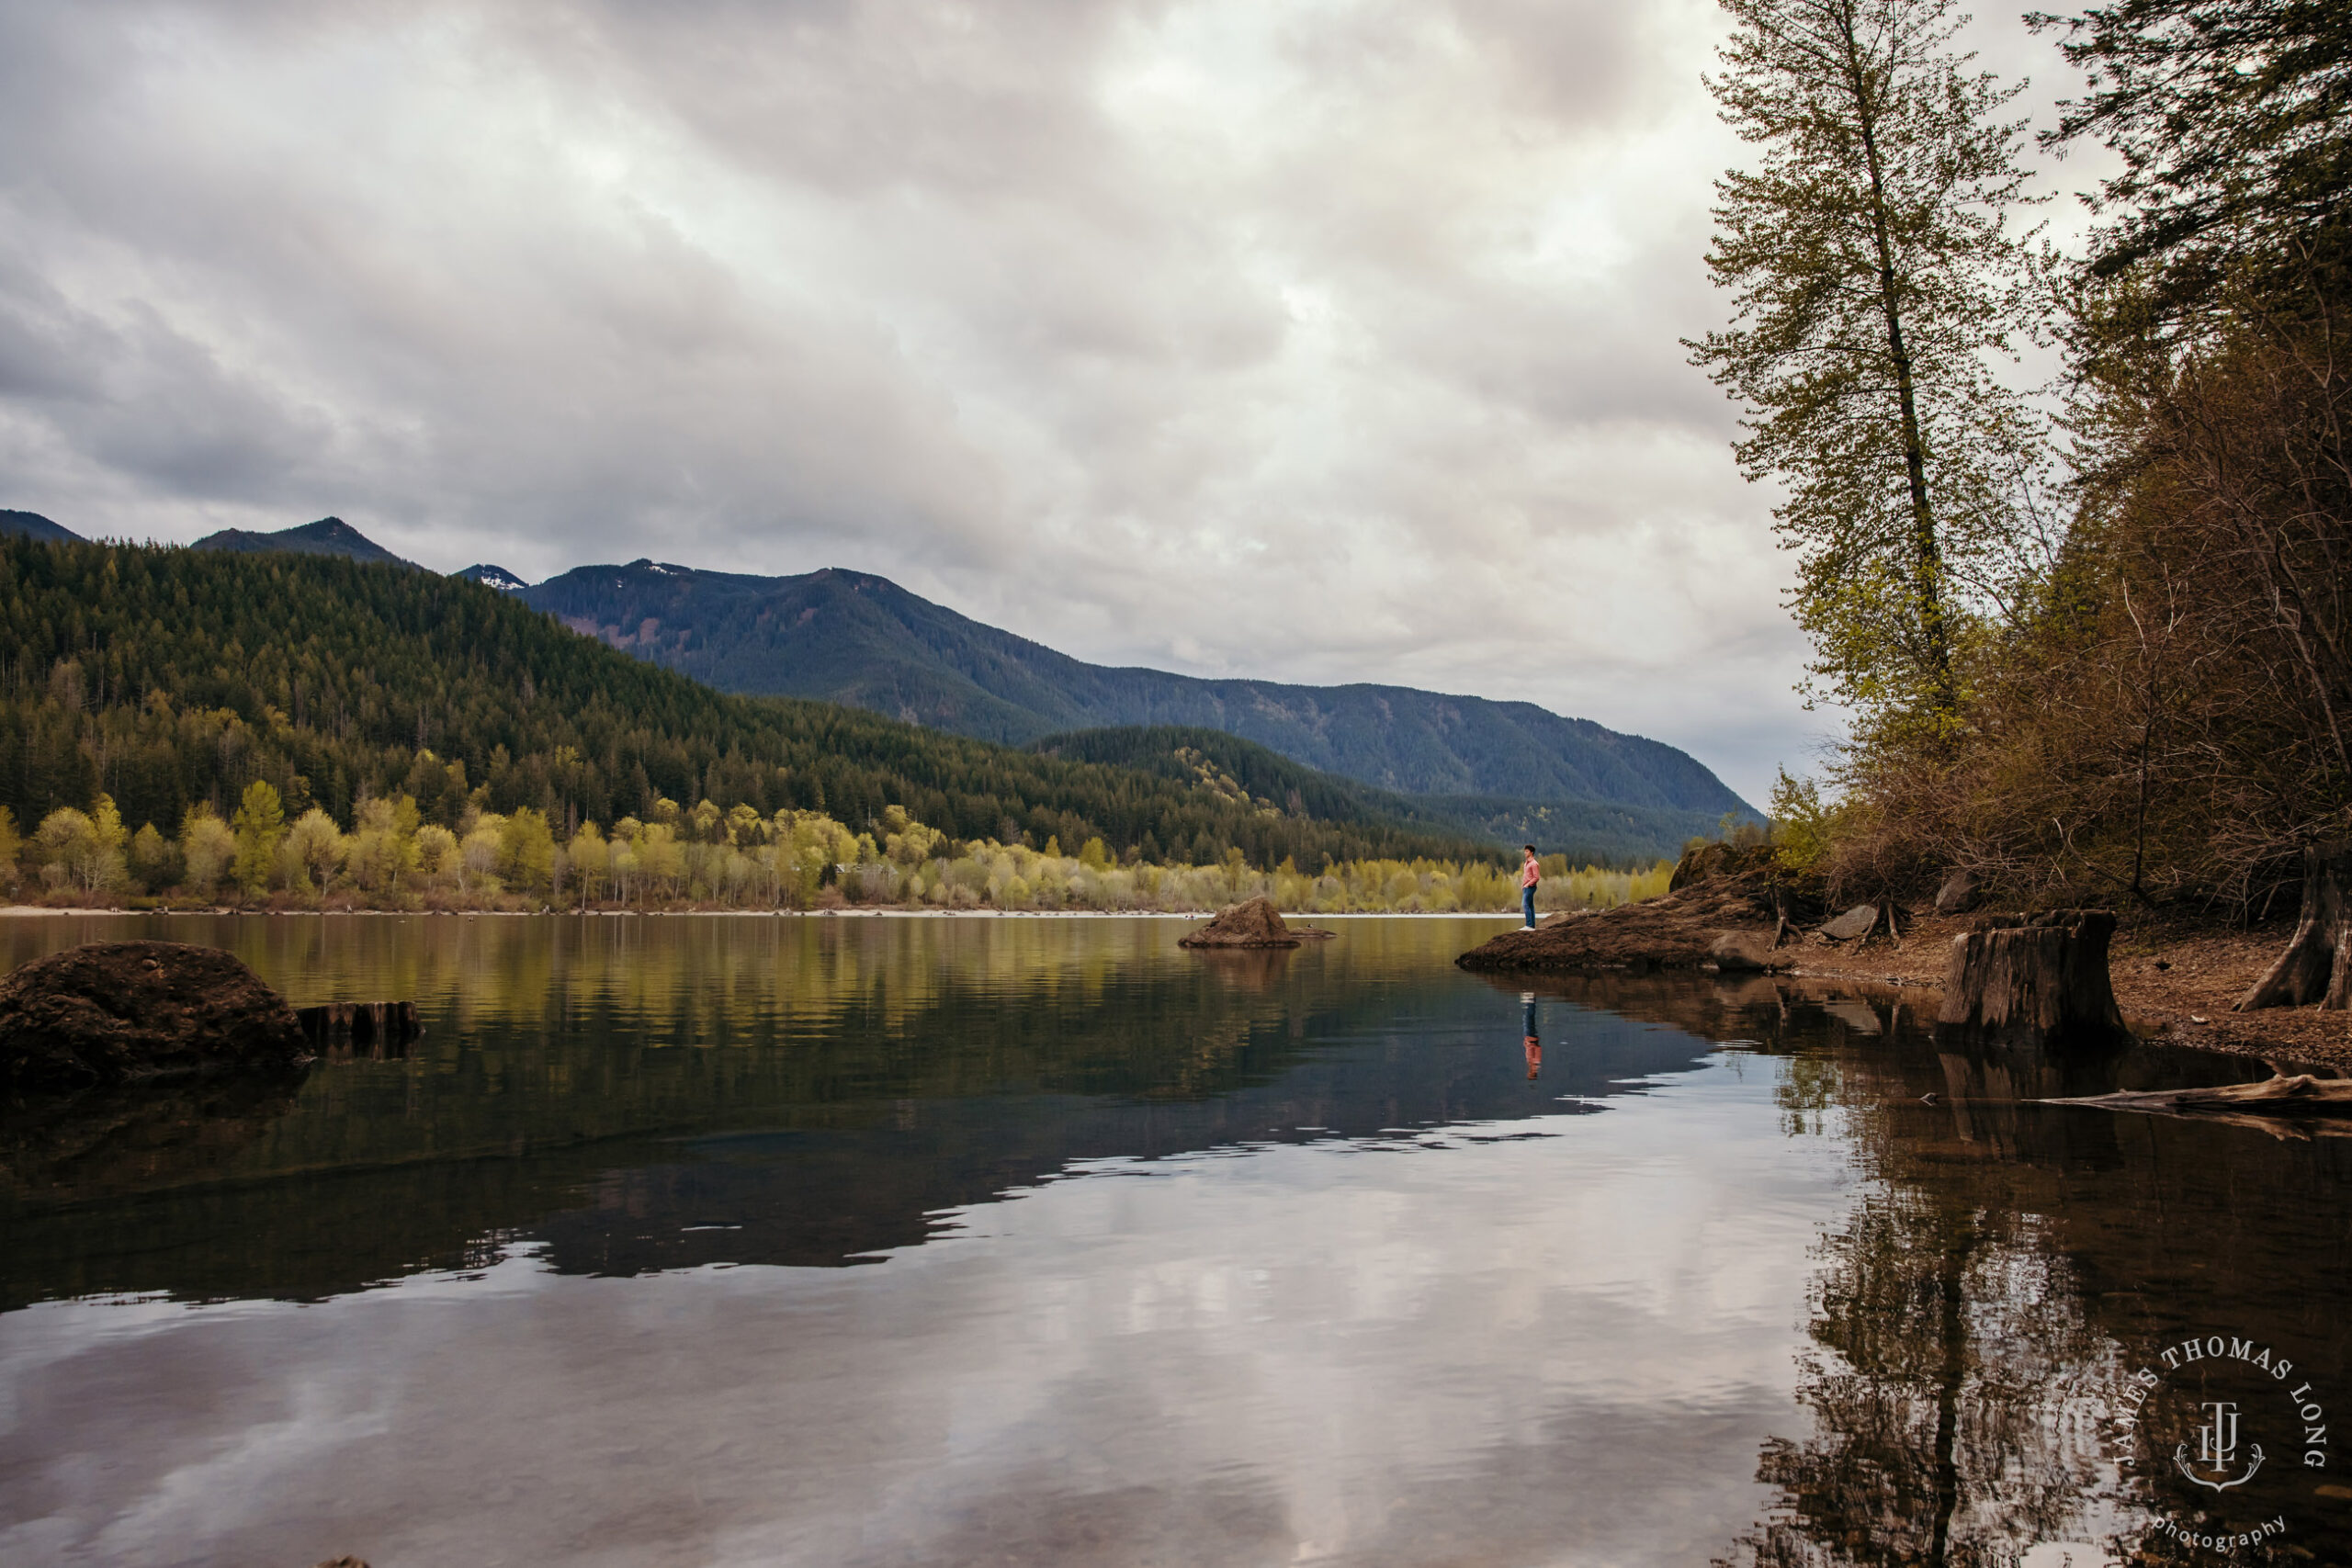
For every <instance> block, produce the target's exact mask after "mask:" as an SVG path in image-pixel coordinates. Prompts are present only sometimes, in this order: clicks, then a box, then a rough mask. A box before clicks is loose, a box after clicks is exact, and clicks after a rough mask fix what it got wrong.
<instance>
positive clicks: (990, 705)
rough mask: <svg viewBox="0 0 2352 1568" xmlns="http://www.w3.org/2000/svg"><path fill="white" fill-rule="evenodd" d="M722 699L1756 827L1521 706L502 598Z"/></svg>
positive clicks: (861, 629) (731, 593) (663, 570)
mask: <svg viewBox="0 0 2352 1568" xmlns="http://www.w3.org/2000/svg"><path fill="white" fill-rule="evenodd" d="M519 597H520V598H522V599H523V600H524V601H525V602H526V603H527V604H532V605H534V606H536V607H537V608H539V609H542V610H546V611H548V612H549V613H551V614H553V615H558V616H560V618H561V619H562V620H563V621H564V623H565V624H566V625H568V626H571V627H572V628H573V629H574V630H577V631H582V632H586V633H589V634H591V635H593V636H595V637H600V638H602V639H603V640H604V641H605V642H607V643H609V644H611V645H612V646H613V647H615V648H618V649H624V650H626V651H628V652H629V653H632V654H635V655H637V656H638V657H639V658H640V659H646V660H652V661H653V662H656V663H660V664H665V665H668V666H670V667H671V668H673V669H676V670H679V671H684V672H685V673H686V674H689V675H692V676H694V677H695V679H697V680H700V681H704V682H708V683H709V684H711V685H713V686H717V687H718V688H719V689H720V690H722V691H730V692H742V693H774V694H787V695H793V696H804V697H820V698H824V699H827V700H830V701H833V702H840V703H847V704H851V705H855V706H859V707H865V708H870V709H873V710H875V711H876V712H880V713H887V714H889V715H892V716H895V717H899V718H902V719H906V720H908V721H910V722H912V723H917V724H922V725H926V726H930V727H932V728H938V729H946V730H952V731H955V732H956V733H958V734H964V735H971V736H976V737H979V738H983V739H992V740H1002V741H1011V742H1025V741H1031V740H1035V739H1039V738H1041V737H1044V736H1046V735H1052V734H1057V733H1061V732H1066V731H1070V730H1077V729H1086V728H1105V727H1127V726H1168V725H1175V726H1189V727H1194V728H1204V729H1217V730H1223V731H1225V732H1227V733H1228V734H1233V735H1238V736H1240V737H1242V738H1244V739H1250V740H1254V741H1257V742H1259V743H1260V744H1261V745H1263V746H1266V747H1268V748H1270V749H1271V750H1274V751H1277V752H1279V753H1281V754H1282V755H1283V756H1285V757H1288V758H1291V759H1293V760H1294V761H1299V762H1304V763H1306V764H1307V765H1308V766H1310V767H1313V768H1317V769H1320V770H1322V771H1324V772H1327V773H1340V774H1343V775H1345V776H1347V777H1349V778H1352V779H1356V780H1359V781H1361V782H1363V783H1365V784H1372V785H1374V786H1375V787H1377V788H1380V789H1385V790H1391V791H1395V792H1397V793H1400V794H1408V795H1478V796H1489V797H1495V798H1498V799H1500V800H1503V801H1506V802H1549V801H1584V802H1607V803H1609V804H1611V805H1616V806H1625V807H1644V808H1648V809H1653V810H1663V811H1669V812H1696V813H1699V814H1701V815H1702V816H1703V817H1704V818H1706V820H1707V822H1708V823H1709V824H1710V825H1711V826H1712V825H1713V823H1714V822H1715V821H1716V820H1717V819H1718V818H1720V817H1721V816H1722V815H1723V814H1724V812H1734V813H1736V814H1738V815H1741V816H1754V815H1756V813H1755V811H1754V808H1753V807H1749V806H1748V805H1747V802H1745V801H1743V800H1741V799H1740V798H1739V797H1738V796H1737V795H1734V794H1733V793H1732V792H1731V790H1730V789H1729V788H1727V787H1726V786H1725V785H1724V783H1723V781H1721V780H1720V779H1718V778H1716V777H1715V775H1714V774H1713V773H1711V772H1709V771H1708V770H1707V768H1706V767H1705V766H1704V765H1703V764H1702V763H1701V762H1699V761H1697V760H1696V759H1695V758H1692V757H1691V756H1690V755H1689V754H1688V753H1686V752H1683V751H1679V750H1676V749H1675V748H1673V747H1671V746H1668V745H1665V744H1663V743H1661V742H1659V741H1656V740H1648V739H1643V738H1642V737H1640V736H1634V735H1623V734H1619V733H1618V732H1616V731H1614V730H1611V729H1605V728H1602V727H1601V726H1600V725H1598V724H1594V723H1592V722H1591V721H1589V720H1588V719H1578V718H1564V717H1562V716H1559V715H1557V714H1555V713H1551V712H1548V711H1547V710H1545V709H1544V708H1540V707H1537V706H1535V705H1533V704H1532V703H1506V702H1490V701H1488V700H1487V699H1485V698H1481V697H1464V696H1448V695H1442V694H1437V693H1433V692H1423V691H1417V690H1414V689H1412V688H1410V687H1405V686H1379V685H1346V686H1302V685H1291V684H1286V683H1283V682H1272V681H1245V680H1203V679H1198V678H1195V677H1193V676H1188V675H1176V674H1170V673H1168V672H1166V671H1158V670H1144V669H1114V668H1111V667H1107V666H1103V665H1099V664H1088V663H1085V662H1083V661H1081V660H1076V659H1072V658H1070V657H1069V655H1067V654H1062V653H1057V652H1055V651H1054V650H1053V649H1049V648H1046V647H1044V646H1042V645H1040V644H1037V643H1034V642H1031V641H1029V640H1028V639H1027V638H1025V637H1015V636H1013V635H1012V634H1011V633H1010V632H1004V631H1000V630H998V629H996V628H995V627H993V626H983V625H981V624H980V623H978V622H977V621H973V620H970V619H968V618H967V617H965V616H963V615H957V614H956V612H955V611H953V610H949V609H946V608H945V607H944V606H942V605H939V604H933V603H931V602H930V601H929V600H926V599H922V598H920V597H918V596H917V595H915V594H913V593H910V592H907V591H906V590H905V589H903V588H900V587H899V585H898V584H896V583H894V582H891V581H889V580H888V579H887V578H881V577H875V576H870V575H868V574H865V573H863V572H854V571H842V570H824V571H815V572H810V573H808V574H807V575H805V576H799V577H753V576H745V575H740V574H736V573H730V572H717V571H700V570H694V569H692V568H689V567H682V566H673V565H670V564H667V563H657V562H654V561H650V560H637V561H632V562H630V563H629V564H628V565H627V566H593V567H581V568H579V569H577V570H572V571H568V572H565V573H564V574H563V575H561V576H560V577H555V578H551V579H549V580H548V581H545V582H542V583H539V584H537V586H535V587H531V588H527V589H525V590H524V591H523V592H521V594H520V595H519Z"/></svg>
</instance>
